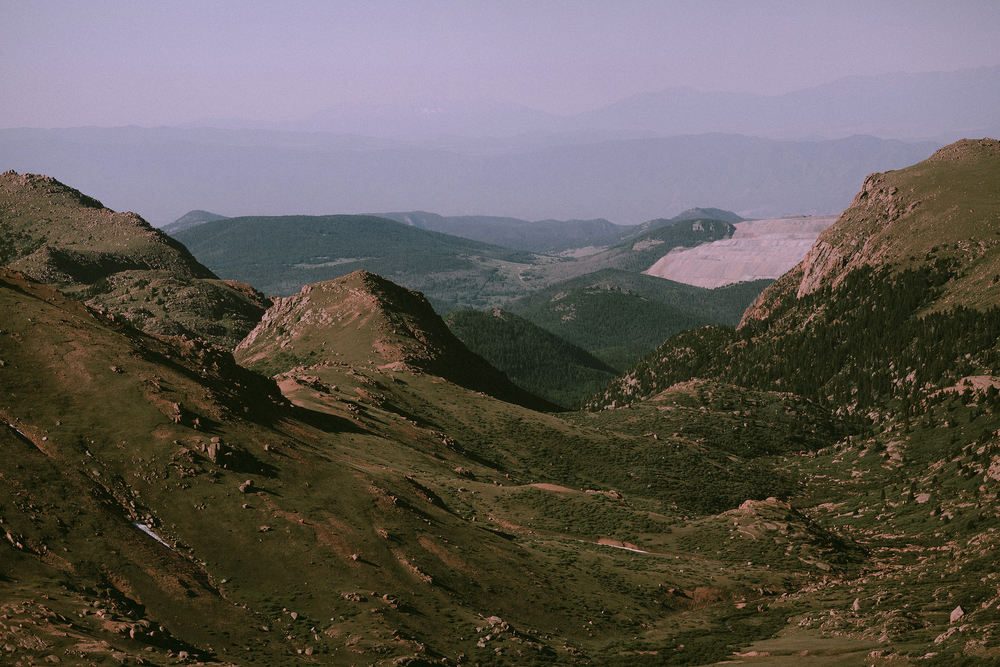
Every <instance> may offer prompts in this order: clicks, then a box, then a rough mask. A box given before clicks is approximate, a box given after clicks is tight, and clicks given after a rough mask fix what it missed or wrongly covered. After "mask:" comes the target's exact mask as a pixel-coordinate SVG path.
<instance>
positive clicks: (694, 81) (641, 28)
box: [0, 0, 1000, 127]
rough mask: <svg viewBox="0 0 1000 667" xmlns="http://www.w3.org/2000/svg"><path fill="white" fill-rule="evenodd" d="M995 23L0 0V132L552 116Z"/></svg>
mask: <svg viewBox="0 0 1000 667" xmlns="http://www.w3.org/2000/svg"><path fill="white" fill-rule="evenodd" d="M998 34H1000V2H997V1H996V0H947V1H944V0H901V1H898V0H888V1H887V0H864V1H857V2H855V1H837V0H829V1H818V0H817V1H809V0H798V1H790V2H778V1H768V2H751V1H746V2H736V1H718V0H715V1H713V0H702V1H691V2H671V1H667V0H658V1H654V0H634V1H629V0H615V1H614V2H596V1H588V0H577V1H575V2H569V1H546V0H525V1H503V0H498V1H493V2H487V1H476V0H465V1H459V0H454V1H453V0H442V1H438V2H434V1H422V2H421V1H406V0H395V1H393V2H387V1H383V0H357V1H354V2H340V1H327V2H314V1H301V2H296V1H293V0H288V1H281V2H279V1H273V2H255V1H243V2H223V1H212V0H183V1H172V0H160V1H158V2H135V1H109V2H101V1H99V0H88V1H86V2H82V1H71V2H58V1H46V0H31V1H29V0H0V127H72V126H81V125H101V126H116V125H127V124H135V125H143V126H155V125H170V124H178V123H183V122H187V121H192V120H196V119H200V118H247V119H254V120H271V121H277V120H296V119H300V118H305V117H307V116H310V115H312V114H314V113H316V112H317V111H320V110H323V109H328V108H334V107H344V106H348V107H349V106H352V105H370V104H412V103H420V102H424V101H438V100H454V101H468V100H475V99H484V98H489V99H495V100H498V101H502V102H509V103H514V104H521V105H525V106H529V107H533V108H536V109H540V110H543V111H549V112H553V113H561V114H569V113H575V112H579V111H584V110H587V109H593V108H596V107H600V106H603V105H605V104H609V103H611V102H615V101H617V100H619V99H622V98H624V97H627V96H629V95H632V94H635V93H638V92H644V91H656V90H662V89H664V88H671V87H675V86H690V87H693V88H696V89H698V90H703V91H716V90H724V91H734V92H735V91H747V92H758V93H765V94H776V93H783V92H787V91H790V90H795V89H798V88H804V87H808V86H813V85H818V84H822V83H827V82H829V81H833V80H835V79H837V78H840V77H843V76H847V75H851V74H860V75H876V74H884V73H890V72H924V71H950V70H956V69H961V68H966V67H979V66H992V65H998V64H1000V38H998Z"/></svg>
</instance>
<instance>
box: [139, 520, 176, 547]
mask: <svg viewBox="0 0 1000 667" xmlns="http://www.w3.org/2000/svg"><path fill="white" fill-rule="evenodd" d="M132 525H133V526H135V527H136V528H138V529H139V530H141V531H142V532H144V533H146V534H147V535H149V536H150V537H152V538H153V539H154V540H156V541H157V542H159V543H160V544H162V545H163V546H165V547H166V548H168V549H170V550H171V551H173V550H174V548H173V547H172V546H170V545H169V544H167V543H166V542H164V541H163V538H161V537H160V536H159V535H157V534H156V533H154V532H153V529H152V528H150V527H149V526H147V525H146V524H144V523H140V522H139V521H133V522H132Z"/></svg>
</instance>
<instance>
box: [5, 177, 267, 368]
mask: <svg viewBox="0 0 1000 667" xmlns="http://www.w3.org/2000/svg"><path fill="white" fill-rule="evenodd" d="M0 264H3V265H6V266H9V267H11V268H14V269H17V270H19V271H23V272H25V273H26V274H28V275H29V276H31V277H33V278H35V279H36V280H39V281H41V282H44V283H47V284H49V285H53V286H54V287H57V288H59V289H61V290H63V291H64V292H66V293H67V294H70V295H72V296H74V297H76V298H79V299H81V300H83V301H86V302H87V303H88V305H90V306H92V307H94V308H97V309H99V310H103V311H106V312H110V313H114V314H116V315H118V316H121V317H123V318H124V319H125V320H126V321H128V322H129V323H131V324H132V325H133V326H135V327H137V328H139V329H143V330H145V331H149V332H153V333H162V334H172V335H180V334H186V335H189V336H199V337H202V338H205V339H206V340H209V341H212V342H213V343H216V344H218V345H221V346H223V347H228V348H232V347H233V346H235V345H236V343H237V342H239V341H240V340H241V339H242V338H243V337H244V336H245V335H246V334H247V332H249V331H250V329H252V328H253V327H254V325H256V323H257V321H258V320H259V319H260V316H261V315H262V314H263V312H264V310H265V309H266V308H267V306H268V305H269V302H268V301H267V299H266V298H264V296H263V295H261V294H259V293H257V292H256V291H255V290H253V289H252V288H250V287H249V286H248V285H242V284H240V283H234V282H227V281H222V280H219V278H218V277H217V276H216V275H215V274H213V273H212V272H211V271H210V270H208V269H207V268H206V267H204V266H202V265H201V264H200V263H199V262H198V261H197V260H196V259H195V258H194V257H193V256H192V255H191V253H190V252H188V250H187V248H185V247H184V246H183V245H182V244H180V243H179V242H177V241H175V240H174V239H172V238H170V237H169V236H167V235H166V234H164V233H163V232H161V231H160V230H158V229H156V228H154V227H152V226H150V225H149V223H147V222H146V221H145V220H143V219H142V218H141V217H140V216H138V215H136V214H135V213H116V212H114V211H112V210H110V209H108V208H105V207H104V206H103V205H102V204H101V202H99V201H97V200H96V199H93V198H91V197H88V196H86V195H84V194H83V193H81V192H79V191H78V190H74V189H73V188H70V187H68V186H66V185H63V184H62V183H60V182H59V181H57V180H55V179H54V178H51V177H49V176H40V175H36V174H17V173H15V172H13V171H8V172H6V173H4V174H2V175H0Z"/></svg>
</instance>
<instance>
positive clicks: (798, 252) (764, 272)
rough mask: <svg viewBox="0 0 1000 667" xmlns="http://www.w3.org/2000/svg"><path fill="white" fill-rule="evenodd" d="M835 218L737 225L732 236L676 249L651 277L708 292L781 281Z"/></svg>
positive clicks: (656, 266) (791, 218)
mask: <svg viewBox="0 0 1000 667" xmlns="http://www.w3.org/2000/svg"><path fill="white" fill-rule="evenodd" d="M836 219H837V216H833V215H811V216H805V215H794V216H787V217H784V218H772V219H768V220H748V221H745V222H738V223H736V225H735V227H736V231H735V232H734V233H733V236H732V237H731V238H727V239H721V240H718V241H713V242H712V243H703V244H702V245H699V246H696V247H694V248H677V249H674V250H672V251H670V252H669V253H667V254H666V255H664V256H663V257H662V258H661V259H660V260H659V261H657V262H656V263H655V264H654V265H653V266H652V267H650V268H649V270H647V271H646V273H647V274H649V275H652V276H659V277H661V278H667V279H668V280H674V281H676V282H681V283H686V284H688V285H697V286H698V287H707V288H714V287H721V286H722V285H729V284H732V283H737V282H742V281H748V280H758V279H761V278H778V277H779V276H781V275H783V274H784V273H785V272H787V271H788V270H789V269H791V268H793V267H794V266H795V265H797V264H798V263H799V262H801V261H802V258H803V257H805V255H806V253H807V252H808V251H809V249H810V248H811V247H812V245H813V243H814V242H815V240H816V238H817V237H818V236H819V234H820V232H822V231H823V230H824V229H826V228H827V227H829V226H830V225H832V224H833V223H834V221H836Z"/></svg>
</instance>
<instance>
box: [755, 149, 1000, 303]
mask: <svg viewBox="0 0 1000 667" xmlns="http://www.w3.org/2000/svg"><path fill="white" fill-rule="evenodd" d="M998 191H1000V141H997V140H996V139H989V138H984V139H979V140H972V139H963V140H961V141H957V142H955V143H953V144H950V145H948V146H945V147H944V148H941V149H939V150H938V151H937V152H935V153H934V154H933V155H932V156H931V157H929V158H928V159H926V160H924V161H923V162H919V163H917V164H915V165H913V166H910V167H906V168H905V169H899V170H896V171H886V172H881V173H874V174H870V175H869V176H868V177H867V178H866V179H865V181H864V184H863V185H862V187H861V190H860V191H859V192H858V194H857V195H855V197H854V200H853V201H852V202H851V205H850V206H849V207H848V208H847V209H846V210H845V211H844V212H843V213H842V214H841V215H840V217H839V218H838V220H837V222H836V223H834V224H833V225H832V226H830V227H829V228H827V229H826V231H824V232H823V233H822V234H820V236H819V238H818V239H817V240H816V243H815V244H814V245H813V247H812V248H811V249H810V250H809V253H808V254H807V255H806V258H805V259H804V260H803V262H802V264H801V265H799V267H797V268H796V269H795V273H794V274H791V275H788V276H786V277H785V278H783V279H782V280H779V281H778V282H777V283H775V284H774V285H772V286H771V287H769V288H768V289H767V290H765V291H764V293H763V294H762V295H761V296H760V299H759V300H758V302H757V303H756V304H754V306H753V307H752V309H751V310H750V311H748V313H747V316H746V317H745V318H744V321H747V320H748V319H760V318H762V317H766V315H767V313H769V312H770V311H771V307H770V306H768V305H766V304H772V305H773V304H774V303H776V301H775V299H776V298H777V299H779V300H780V299H783V298H786V297H787V295H792V294H793V295H795V296H797V297H799V298H801V297H803V296H805V295H807V294H811V293H813V292H815V291H817V290H819V289H820V288H822V287H824V286H832V287H836V286H837V285H839V284H840V283H841V282H842V281H843V280H844V279H845V278H846V276H847V275H848V274H849V273H851V272H852V271H854V270H855V269H858V268H862V267H873V268H883V267H884V268H889V269H890V270H892V271H894V272H895V271H898V270H904V269H907V268H919V267H920V266H923V265H926V264H928V263H931V264H937V265H940V266H953V267H957V269H958V270H956V271H955V272H953V275H952V276H951V277H950V279H949V280H948V282H947V283H946V284H945V288H944V292H943V293H942V295H941V297H940V299H939V300H938V302H937V303H938V304H939V305H940V306H941V307H947V306H950V305H959V304H961V305H964V306H967V307H974V308H975V307H989V306H992V305H997V304H1000V290H997V289H985V287H986V286H988V285H992V284H994V283H993V282H992V281H993V279H994V277H995V276H997V275H998V274H1000V241H998V240H997V230H998V229H1000V202H998V201H997V199H996V193H997V192H998ZM792 283H795V284H792Z"/></svg>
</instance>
